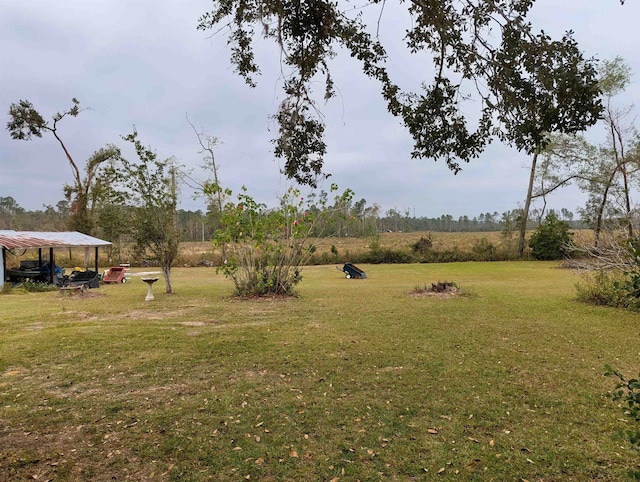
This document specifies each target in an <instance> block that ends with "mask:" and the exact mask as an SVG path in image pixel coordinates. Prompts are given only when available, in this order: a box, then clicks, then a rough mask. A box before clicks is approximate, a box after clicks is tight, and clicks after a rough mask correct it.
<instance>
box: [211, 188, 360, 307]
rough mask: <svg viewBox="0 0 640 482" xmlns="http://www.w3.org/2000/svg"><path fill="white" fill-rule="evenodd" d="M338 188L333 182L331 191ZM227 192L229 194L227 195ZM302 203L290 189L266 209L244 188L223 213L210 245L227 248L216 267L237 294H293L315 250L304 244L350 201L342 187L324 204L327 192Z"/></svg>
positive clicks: (297, 193) (349, 192) (297, 191)
mask: <svg viewBox="0 0 640 482" xmlns="http://www.w3.org/2000/svg"><path fill="white" fill-rule="evenodd" d="M337 190H338V187H337V186H336V185H335V184H333V185H332V186H331V192H336V191H337ZM229 194H231V193H229ZM323 194H324V195H321V196H319V197H318V198H315V204H313V205H312V204H311V202H310V201H309V200H307V201H305V199H304V197H302V196H300V191H299V190H298V189H294V188H290V189H289V190H287V192H286V193H285V194H284V196H283V197H282V198H281V199H280V207H279V208H275V209H268V208H267V206H266V205H264V204H261V203H258V202H257V201H256V200H255V199H254V198H253V197H251V196H250V195H249V194H248V193H247V190H246V188H245V187H243V188H242V190H241V192H240V193H239V194H238V195H237V200H236V201H235V202H232V201H230V202H228V203H227V204H226V205H225V207H224V210H223V212H222V216H221V220H222V225H223V228H222V229H219V230H217V231H216V234H215V237H214V244H215V245H216V247H218V248H221V247H223V246H224V247H225V248H226V259H224V260H223V265H222V266H221V267H220V268H219V270H221V271H222V272H223V273H224V274H225V276H227V277H229V278H231V279H232V280H233V283H234V285H235V292H236V294H237V295H239V296H269V295H288V296H290V295H293V294H295V291H294V289H295V286H296V285H297V284H298V283H299V282H300V280H302V275H301V271H302V266H303V265H305V264H306V263H307V261H308V260H309V258H310V257H311V256H312V254H313V252H314V251H315V249H314V247H313V246H312V245H309V244H308V240H309V238H310V237H312V236H313V235H314V232H315V231H317V228H318V226H320V225H324V226H326V225H327V223H323V222H322V221H323V218H324V217H326V216H330V215H333V214H334V213H336V212H341V211H343V209H342V207H343V206H344V205H347V204H348V203H349V202H350V201H351V198H352V197H353V192H352V191H351V190H350V189H347V190H346V191H345V192H344V193H342V194H340V195H336V196H335V199H334V200H335V203H334V205H333V206H328V203H327V196H326V193H323Z"/></svg>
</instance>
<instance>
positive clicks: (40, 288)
mask: <svg viewBox="0 0 640 482" xmlns="http://www.w3.org/2000/svg"><path fill="white" fill-rule="evenodd" d="M20 286H21V287H22V288H24V289H25V290H26V291H29V292H31V293H40V292H44V291H56V290H59V289H60V288H59V287H58V286H56V285H52V284H50V283H44V282H41V281H25V282H23V283H21V285H20Z"/></svg>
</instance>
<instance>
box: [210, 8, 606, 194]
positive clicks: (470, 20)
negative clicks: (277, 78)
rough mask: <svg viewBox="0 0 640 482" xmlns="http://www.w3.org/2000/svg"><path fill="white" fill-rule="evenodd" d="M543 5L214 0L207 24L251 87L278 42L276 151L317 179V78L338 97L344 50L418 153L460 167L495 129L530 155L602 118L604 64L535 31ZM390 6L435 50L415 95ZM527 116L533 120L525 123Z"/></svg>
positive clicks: (413, 47) (412, 34)
mask: <svg viewBox="0 0 640 482" xmlns="http://www.w3.org/2000/svg"><path fill="white" fill-rule="evenodd" d="M533 3H534V0H409V1H407V2H397V3H396V2H387V1H386V0H371V1H370V2H369V3H368V4H366V5H365V6H356V5H353V4H351V3H350V2H347V1H331V0H306V1H303V0H214V2H213V9H212V10H211V11H210V12H207V13H205V14H204V15H203V16H202V17H201V18H200V20H199V24H198V28H199V29H201V30H213V31H214V32H216V33H218V32H225V31H226V32H227V40H228V43H229V45H230V48H231V62H232V64H233V65H234V66H235V68H236V71H237V72H238V74H239V75H241V76H242V77H243V78H244V79H245V81H246V82H247V83H248V84H249V85H250V86H255V85H256V77H257V76H258V75H259V74H260V66H259V65H258V64H257V62H256V58H255V55H254V46H255V45H256V43H257V42H259V41H261V40H262V39H263V38H264V39H267V40H271V41H273V42H275V43H276V44H277V46H278V47H279V48H280V51H281V56H280V62H281V64H282V72H283V74H282V75H283V87H282V88H283V94H284V98H283V100H282V102H281V103H280V106H279V109H278V112H277V113H276V114H275V116H274V117H275V119H276V120H277V122H278V126H279V133H278V137H277V138H276V139H275V140H274V141H273V142H274V145H275V149H274V152H275V155H276V156H277V157H280V158H282V159H284V161H285V164H284V172H285V174H287V175H288V176H289V177H291V178H294V179H296V180H297V181H298V182H301V183H306V184H311V185H314V184H315V182H316V179H317V178H318V176H320V175H322V174H323V173H322V167H323V156H324V155H325V153H326V143H325V141H324V121H323V117H322V114H321V113H320V112H319V110H318V108H317V106H316V102H317V100H318V99H317V98H316V97H314V95H315V94H314V93H313V91H312V85H315V84H317V82H318V81H319V80H323V85H324V95H323V97H324V99H325V100H328V99H330V98H332V97H333V96H335V89H334V83H333V80H332V76H331V69H330V67H331V60H332V59H333V58H334V57H335V56H336V55H337V54H338V53H339V52H341V51H346V52H348V53H349V54H350V55H351V57H353V58H355V59H356V60H357V61H359V63H360V66H361V68H362V71H363V73H364V74H365V75H366V76H368V77H370V78H372V79H375V80H377V81H378V82H379V83H380V91H381V95H382V97H383V99H384V101H385V102H386V104H387V109H388V110H389V112H390V113H391V114H392V115H394V116H396V117H398V118H400V119H401V121H402V123H403V124H404V125H405V127H406V128H407V130H408V131H409V133H410V134H411V136H412V137H413V140H414V149H413V153H412V155H413V157H416V158H432V159H434V160H439V159H441V160H444V161H445V162H446V164H447V165H448V166H449V168H451V169H452V170H453V171H455V172H457V171H458V170H460V162H468V161H469V160H471V159H473V158H475V157H477V156H478V155H479V154H480V153H481V152H482V150H483V149H484V148H485V147H486V145H487V144H488V143H489V142H491V140H492V139H493V138H495V137H497V138H499V139H501V140H503V141H506V142H508V143H510V144H514V145H515V146H516V147H517V148H518V149H520V150H524V151H526V152H530V153H531V152H534V151H535V150H536V149H539V148H540V147H541V146H542V147H543V146H544V143H545V133H546V132H547V131H554V132H567V133H570V132H576V131H580V130H584V129H585V128H586V127H588V126H590V125H592V124H594V123H595V122H596V120H597V118H598V117H599V116H600V112H601V109H602V107H601V105H600V101H599V100H598V94H599V89H598V83H597V78H596V69H595V68H594V61H593V60H590V59H585V58H584V56H583V54H582V52H581V51H580V50H579V48H578V45H577V44H576V42H575V41H574V40H573V38H572V33H571V32H567V33H566V34H565V35H564V36H563V37H562V38H561V39H559V40H553V39H552V38H550V37H549V36H548V35H546V34H545V33H544V32H539V33H536V32H534V29H533V26H532V25H531V23H530V22H528V21H527V14H528V12H529V11H530V9H531V8H532V6H533ZM371 6H376V7H377V8H379V15H378V16H371V15H364V14H363V11H364V8H366V7H371ZM392 8H393V9H404V10H406V11H408V13H409V15H410V16H411V19H412V22H411V25H410V26H409V27H408V28H407V30H406V31H405V32H404V41H405V45H406V48H407V50H408V51H409V52H411V53H419V52H425V53H427V54H430V56H431V58H432V60H431V62H432V66H433V68H434V72H435V73H434V75H433V78H430V79H423V82H422V87H421V89H419V90H418V91H415V92H412V91H405V90H403V89H402V88H401V87H400V86H399V83H398V82H397V79H394V78H392V75H391V74H390V72H389V70H388V68H387V59H388V54H387V46H385V45H384V44H383V41H382V40H381V37H380V36H379V35H378V29H379V28H380V18H382V17H383V16H384V15H385V13H387V12H389V9H392ZM369 19H370V20H369ZM420 59H423V57H420ZM421 61H422V60H421ZM469 99H475V100H476V101H479V102H478V105H479V108H477V107H474V108H473V109H471V110H472V111H477V112H479V114H478V115H476V116H469V115H468V114H466V112H465V108H464V103H465V101H467V100H469ZM466 110H469V109H466ZM523 115H526V116H529V117H530V118H529V119H527V120H529V121H530V122H529V123H528V124H527V125H524V126H523V125H522V124H521V123H520V122H519V121H520V120H522V116H523Z"/></svg>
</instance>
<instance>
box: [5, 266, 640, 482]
mask: <svg viewBox="0 0 640 482" xmlns="http://www.w3.org/2000/svg"><path fill="white" fill-rule="evenodd" d="M360 267H361V268H363V269H365V271H366V272H367V276H368V279H366V280H347V279H345V278H344V276H343V275H342V273H340V272H339V271H337V270H336V269H335V268H334V267H333V266H317V267H309V268H305V269H304V271H303V277H304V279H303V281H302V283H301V284H300V286H299V293H300V297H299V298H296V299H287V300H245V301H238V300H235V299H233V298H231V297H230V295H231V292H232V286H231V284H230V282H228V281H227V280H225V279H224V278H222V277H221V276H219V275H216V274H215V270H214V269H211V268H190V269H174V270H173V277H172V282H173V287H174V290H175V294H173V295H166V294H163V293H162V291H163V289H162V288H163V283H162V280H161V281H159V282H158V283H157V284H156V285H155V286H154V293H155V296H156V299H155V301H153V302H145V301H144V298H145V295H146V290H147V288H146V285H145V284H144V283H142V282H141V281H140V280H139V279H136V278H134V279H133V280H131V282H129V283H126V284H122V285H108V286H103V287H101V288H99V289H96V290H91V291H90V292H89V295H85V296H70V295H65V296H63V295H60V294H59V293H57V292H48V293H30V294H7V295H2V296H0V480H34V479H37V480H98V481H100V480H126V479H130V480H180V481H185V480H194V481H198V480H247V479H248V480H274V481H276V480H326V481H330V480H343V481H347V480H348V481H355V480H363V481H364V480H381V479H385V480H386V479H389V480H479V481H486V480H495V481H521V480H528V481H531V482H533V481H558V480H575V481H585V480H624V478H625V476H626V473H627V472H628V471H629V470H630V469H631V468H634V467H637V464H638V460H639V459H640V454H639V453H638V451H637V450H634V449H632V448H631V446H630V445H629V444H628V443H627V442H626V441H625V440H624V438H623V437H622V435H621V434H620V431H621V430H623V429H625V428H627V424H626V423H625V421H624V415H623V413H622V411H621V409H620V408H619V407H617V406H616V405H615V404H614V403H613V402H612V401H610V400H609V399H608V398H606V397H605V396H604V395H605V394H606V392H608V391H609V390H610V389H612V388H613V386H614V384H615V382H614V380H612V379H609V378H604V377H603V376H602V374H603V372H604V365H605V364H611V365H612V366H613V367H615V368H617V369H619V370H621V371H623V372H625V373H627V374H629V375H635V374H637V373H638V371H639V370H640V363H639V360H640V345H639V344H638V339H639V334H640V318H639V317H638V315H637V314H633V313H629V312H624V311H619V310H613V309H606V308H599V307H593V306H588V305H583V304H580V303H578V302H577V301H575V290H574V284H575V282H576V280H577V279H578V278H577V275H576V274H575V273H573V272H571V271H568V270H562V269H558V268H556V265H555V264H552V263H541V262H537V263H533V262H531V263H529V262H517V263H463V264H455V263H452V264H443V265H434V264H425V265H376V266H360ZM437 281H455V282H456V283H457V284H458V285H459V286H460V287H461V288H462V290H463V294H462V295H459V296H455V297H426V296H412V295H411V294H410V293H411V292H412V290H414V288H416V287H417V286H423V285H424V284H425V283H427V284H430V283H431V282H437Z"/></svg>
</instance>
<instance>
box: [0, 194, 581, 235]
mask: <svg viewBox="0 0 640 482" xmlns="http://www.w3.org/2000/svg"><path fill="white" fill-rule="evenodd" d="M122 208H123V209H124V210H126V209H127V208H126V206H123V207H122ZM347 209H348V212H347V213H346V216H345V215H342V216H340V219H338V217H337V216H334V218H335V222H336V223H341V226H340V225H338V226H336V230H335V231H331V235H332V236H345V237H348V236H351V237H366V236H370V235H372V234H374V233H384V232H395V233H397V232H405V233H410V232H428V231H433V232H496V231H502V232H515V231H516V229H517V226H518V223H519V220H520V216H521V215H522V211H521V210H519V209H514V210H510V211H504V212H502V213H498V212H497V211H494V212H493V213H491V212H487V213H481V214H479V215H477V216H474V217H469V216H466V215H464V216H459V217H457V218H455V217H454V216H452V215H450V214H443V215H441V216H437V217H428V216H419V217H416V216H411V215H410V212H409V211H407V210H405V211H404V212H401V211H399V210H397V209H389V210H387V211H385V212H381V208H380V206H379V205H377V204H373V205H370V206H367V205H366V200H365V199H361V200H359V201H356V202H354V203H352V204H351V206H349V207H348V208H347ZM69 212H70V207H69V202H68V201H65V200H62V201H59V202H58V203H57V204H56V205H55V206H50V205H45V206H43V209H39V210H26V209H24V208H22V207H21V206H20V205H19V203H18V202H17V201H16V200H15V199H14V198H13V197H11V196H4V197H3V196H0V229H3V230H15V231H66V230H69V229H70V228H69ZM548 213H553V214H555V215H556V216H557V217H558V218H559V219H561V220H563V221H565V222H567V223H568V224H569V225H570V226H571V227H572V228H574V229H586V228H588V227H589V226H588V224H587V223H586V222H585V221H584V220H582V219H575V215H574V213H573V212H571V211H569V210H568V209H566V208H562V209H560V210H559V211H557V212H556V211H554V210H553V209H551V210H549V211H548ZM548 213H547V214H548ZM542 214H543V213H541V212H540V211H539V210H534V211H533V215H532V216H531V219H530V220H529V226H528V228H529V229H535V228H537V227H538V226H539V225H540V222H541V220H542V216H541V215H542ZM99 217H100V216H99ZM177 225H178V230H179V232H180V240H181V241H183V242H203V241H211V239H212V238H213V236H214V234H215V231H216V229H219V228H220V227H221V226H220V224H219V222H218V221H217V213H216V209H215V206H210V209H209V210H207V211H206V212H203V211H202V210H195V211H192V210H185V209H178V210H177ZM318 233H319V234H321V233H320V228H319V229H318ZM94 234H95V235H96V236H97V237H100V238H101V239H105V240H107V241H115V239H113V238H112V237H111V236H110V233H109V232H108V228H107V227H102V226H100V225H99V224H98V227H97V230H96V232H95V233H94Z"/></svg>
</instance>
